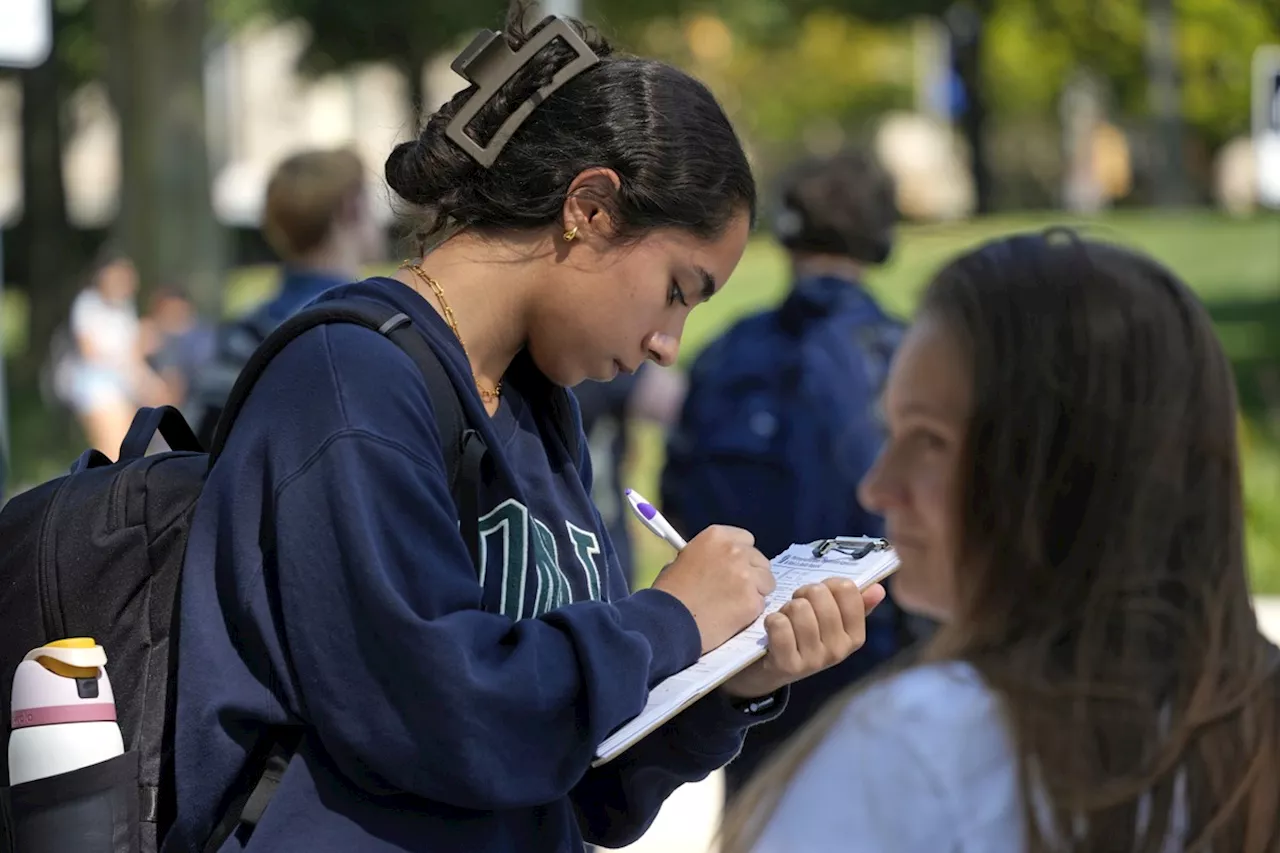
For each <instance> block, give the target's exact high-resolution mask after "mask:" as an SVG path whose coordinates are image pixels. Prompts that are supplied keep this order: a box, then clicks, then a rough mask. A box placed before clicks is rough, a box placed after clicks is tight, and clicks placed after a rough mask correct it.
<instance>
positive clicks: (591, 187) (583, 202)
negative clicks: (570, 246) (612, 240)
mask: <svg viewBox="0 0 1280 853" xmlns="http://www.w3.org/2000/svg"><path fill="white" fill-rule="evenodd" d="M621 187H622V179H621V178H619V177H618V173H617V172H615V171H614V170H613V169H607V168H604V167H603V166H597V167H595V168H591V169H587V170H585V171H583V172H581V173H580V174H579V175H578V176H577V177H576V178H574V179H573V182H572V183H571V184H569V192H568V193H567V194H566V196H565V200H564V208H563V210H562V213H561V216H562V219H563V222H564V230H565V231H566V232H570V231H573V229H575V228H576V229H578V230H577V231H576V232H575V233H576V234H577V236H579V237H587V236H589V235H590V236H597V235H599V236H604V237H609V236H612V235H613V233H614V229H615V223H614V221H613V211H614V210H616V205H615V199H616V198H617V195H618V190H619V189H621Z"/></svg>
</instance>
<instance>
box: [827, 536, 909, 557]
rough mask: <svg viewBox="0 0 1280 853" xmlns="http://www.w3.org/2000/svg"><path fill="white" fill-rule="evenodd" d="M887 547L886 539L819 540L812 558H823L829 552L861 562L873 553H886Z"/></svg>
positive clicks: (836, 538) (848, 538)
mask: <svg viewBox="0 0 1280 853" xmlns="http://www.w3.org/2000/svg"><path fill="white" fill-rule="evenodd" d="M889 547H890V546H889V540H888V539H878V538H874V537H868V536H833V537H831V538H830V539H820V540H818V541H817V542H815V543H814V544H813V556H815V557H825V556H826V555H827V553H828V552H829V551H836V552H838V553H841V554H845V555H847V556H849V557H852V558H853V559H855V560H861V559H862V558H863V557H865V556H867V555H868V554H870V553H871V552H873V551H888V550H889Z"/></svg>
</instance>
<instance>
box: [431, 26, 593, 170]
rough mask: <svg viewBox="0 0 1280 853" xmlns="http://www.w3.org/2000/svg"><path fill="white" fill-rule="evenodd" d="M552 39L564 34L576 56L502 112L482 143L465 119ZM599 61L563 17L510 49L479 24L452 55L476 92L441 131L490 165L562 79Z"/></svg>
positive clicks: (454, 65)
mask: <svg viewBox="0 0 1280 853" xmlns="http://www.w3.org/2000/svg"><path fill="white" fill-rule="evenodd" d="M556 39H563V40H564V42H565V43H566V44H568V45H569V47H571V48H573V50H574V52H576V53H577V54H578V56H577V58H576V59H574V60H573V61H572V62H570V63H569V64H568V65H566V66H565V67H564V68H561V69H560V70H559V71H557V72H556V73H555V76H554V77H552V78H551V82H550V83H547V84H546V85H545V86H543V87H542V88H540V89H538V91H536V92H534V93H533V95H532V96H530V98H529V99H528V100H527V101H525V102H524V103H522V104H521V105H520V106H518V107H516V109H515V110H514V111H513V112H512V113H511V115H509V116H507V118H506V120H505V121H503V122H502V124H501V125H500V126H499V127H498V129H497V131H496V132H495V133H494V134H493V136H492V137H491V138H490V139H489V142H488V144H487V145H481V144H480V143H479V142H477V141H476V140H475V139H473V138H472V137H471V136H470V135H468V134H467V125H468V124H470V123H471V120H472V119H474V118H475V117H476V114H477V113H479V112H480V110H481V109H483V108H484V105H485V104H487V103H489V101H490V100H492V98H493V96H494V95H496V94H497V93H498V91H499V90H501V89H502V87H503V86H505V85H506V84H507V82H508V81H510V80H511V78H512V77H514V76H515V75H516V74H517V73H518V72H519V71H520V69H522V68H524V67H525V65H527V64H528V63H529V60H531V59H532V58H533V57H534V56H535V55H537V53H538V51H540V50H542V49H543V48H544V47H546V46H547V45H549V44H551V42H553V41H555V40H556ZM599 61H600V57H598V56H596V53H595V51H593V50H592V49H591V48H590V47H589V46H588V45H587V43H586V42H585V41H583V39H582V37H581V36H579V35H578V33H577V32H576V31H575V30H574V29H573V27H572V26H570V25H569V22H568V21H566V20H564V19H563V18H553V19H552V20H551V21H550V22H549V23H548V24H546V25H545V26H544V27H543V28H542V29H540V30H538V32H537V33H536V34H535V35H534V36H533V37H532V38H530V39H529V41H527V42H526V43H525V44H524V45H523V46H522V47H521V48H520V49H519V50H518V51H512V50H511V48H510V46H508V45H507V42H506V40H505V39H503V37H502V34H501V33H496V32H494V31H493V30H484V31H482V32H480V33H478V34H477V35H476V37H475V38H474V39H472V40H471V44H469V45H467V47H466V49H465V50H463V51H462V53H460V54H458V56H457V58H456V59H454V60H453V63H452V65H451V66H450V67H451V68H453V70H454V71H455V72H457V73H458V74H459V75H461V76H462V77H463V78H465V79H466V80H467V81H468V82H470V83H472V84H473V85H475V86H476V87H477V88H476V92H475V94H473V95H472V96H471V97H470V98H468V99H467V101H466V103H464V104H463V105H462V106H461V107H459V108H458V112H457V113H456V114H455V115H454V117H453V118H452V119H451V120H450V121H449V125H448V127H446V128H445V135H446V136H448V137H449V139H451V140H453V142H454V143H455V144H457V145H458V146H459V147H460V148H462V150H464V151H466V152H467V153H468V154H470V155H471V156H472V157H473V158H474V159H475V161H476V162H477V163H479V164H480V165H481V166H484V167H485V168H488V167H490V166H492V165H493V163H494V161H495V160H497V159H498V155H499V154H500V153H502V149H503V148H504V147H505V146H506V144H507V142H508V141H510V139H511V136H512V134H514V133H515V132H516V129H517V128H519V127H520V125H522V124H524V122H525V120H526V119H528V118H529V116H530V115H531V114H532V113H533V111H534V110H535V109H536V108H537V107H538V105H539V104H541V103H542V102H543V101H545V100H546V99H547V98H548V97H549V96H550V95H551V93H553V92H555V91H556V90H557V89H559V88H560V87H561V86H563V85H564V84H565V83H568V82H569V81H570V80H572V79H573V78H574V77H577V76H578V75H579V74H581V73H582V72H583V71H585V70H587V69H588V68H590V67H591V66H593V65H595V64H596V63H597V62H599Z"/></svg>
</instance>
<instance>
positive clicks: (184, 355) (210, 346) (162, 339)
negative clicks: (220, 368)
mask: <svg viewBox="0 0 1280 853" xmlns="http://www.w3.org/2000/svg"><path fill="white" fill-rule="evenodd" d="M142 340H143V351H144V352H145V353H146V356H147V363H148V364H150V365H151V368H152V369H153V370H155V372H156V373H157V374H158V375H159V376H160V378H161V379H162V380H164V384H165V391H166V394H165V397H166V401H167V402H168V403H169V405H172V406H177V407H178V408H184V407H186V405H187V400H188V397H189V394H190V392H191V384H192V382H193V380H194V379H195V377H196V375H197V373H198V372H199V371H200V370H201V369H202V368H203V367H204V366H205V364H206V363H207V362H208V361H209V360H210V359H211V358H212V357H213V354H214V350H215V346H216V343H217V334H216V331H215V329H214V327H213V325H212V324H211V323H209V322H208V321H207V320H205V319H204V318H202V317H201V316H200V315H199V314H198V313H197V311H196V307H195V304H194V303H192V301H191V299H190V297H188V296H187V294H186V293H185V292H183V291H182V290H181V289H179V288H176V287H162V288H159V289H158V290H156V291H155V292H154V293H152V294H151V298H150V300H149V301H148V309H147V313H146V315H145V316H144V317H143V318H142Z"/></svg>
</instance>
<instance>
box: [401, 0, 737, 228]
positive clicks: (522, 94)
mask: <svg viewBox="0 0 1280 853" xmlns="http://www.w3.org/2000/svg"><path fill="white" fill-rule="evenodd" d="M522 6H523V4H517V7H516V8H515V9H513V10H512V13H511V15H510V16H509V19H508V21H507V25H506V29H505V30H504V37H505V39H506V41H507V43H508V45H510V47H511V49H512V50H519V48H520V47H521V46H522V45H523V44H524V43H525V42H527V41H528V40H529V39H530V38H531V37H532V36H534V35H535V34H536V33H537V32H538V31H539V30H540V29H541V28H542V27H543V26H545V25H546V24H547V23H548V22H549V21H550V20H551V19H550V18H545V19H543V20H542V21H541V22H540V23H538V24H537V25H536V26H534V27H533V28H532V29H526V28H525V26H524V25H523V24H522V20H523V9H522V8H521V7H522ZM570 24H571V25H572V26H573V28H574V29H575V30H576V31H577V32H578V33H579V34H580V35H581V36H582V37H583V39H584V40H585V41H586V43H587V44H588V45H589V46H590V47H591V48H592V50H594V51H595V53H596V55H597V56H599V57H600V60H601V61H600V62H599V63H598V64H596V65H594V66H592V67H590V68H588V69H587V70H585V71H583V72H582V73H581V74H579V75H578V76H577V77H574V78H573V79H572V80H570V81H569V82H568V83H566V84H565V85H564V86H563V87H562V88H560V89H559V90H557V91H556V92H554V93H553V94H552V95H551V96H550V97H548V98H547V100H546V101H545V102H543V103H542V104H540V105H539V106H538V107H537V108H536V109H535V110H534V111H533V113H532V115H530V116H529V118H528V119H527V120H526V121H525V122H524V124H522V125H521V126H520V127H519V129H518V130H516V132H515V134H514V135H513V136H512V137H511V139H510V140H509V141H508V142H507V144H506V146H505V147H504V148H503V149H502V152H501V154H499V155H498V158H497V160H496V162H494V164H493V165H492V166H491V167H489V168H485V167H483V166H481V165H480V164H479V163H477V162H476V161H475V160H474V159H472V157H471V155H470V154H468V153H467V152H466V151H464V150H463V149H462V148H461V147H459V146H458V145H456V144H455V143H454V142H453V141H452V140H450V139H449V138H448V137H447V136H446V135H445V128H446V127H447V126H448V124H449V121H450V119H451V118H452V117H453V116H454V114H455V113H456V112H457V111H458V109H459V108H460V107H461V106H462V104H464V103H465V102H466V101H467V99H468V98H469V97H471V95H473V94H474V93H475V92H476V87H475V86H469V87H468V88H466V89H464V90H463V91H461V92H459V93H458V94H457V95H455V96H454V97H453V99H452V100H450V101H449V102H448V103H447V104H445V105H444V106H443V107H441V108H440V109H439V110H438V111H436V112H435V113H434V114H433V115H432V116H431V117H430V119H429V120H428V121H427V122H426V125H425V126H424V127H423V128H422V131H421V133H419V134H418V138H417V139H414V140H412V141H409V142H404V143H401V144H400V145H397V146H396V148H395V150H394V151H392V152H391V156H390V157H389V158H388V159H387V166H386V178H387V183H388V184H389V185H390V187H391V189H393V190H394V191H395V192H396V194H397V195H399V196H400V197H401V198H402V199H404V200H405V201H406V202H409V203H410V204H411V205H413V206H414V207H415V208H416V210H415V211H414V214H415V215H414V219H415V221H414V227H413V233H414V236H415V237H416V238H417V239H418V240H419V241H420V242H423V243H427V242H430V241H431V240H432V238H433V237H436V236H437V235H438V234H440V232H441V231H443V230H444V229H445V228H446V227H448V226H449V225H450V224H453V225H456V226H459V227H470V228H477V229H483V230H487V231H507V230H521V229H534V228H540V227H545V226H547V225H551V224H553V223H557V222H559V221H560V217H561V212H562V209H563V206H564V200H565V196H566V193H567V192H568V189H569V185H570V184H571V183H572V181H573V179H574V178H576V177H577V176H578V175H579V174H580V173H581V172H583V171H584V170H586V169H590V168H592V167H606V168H610V169H613V170H614V171H615V172H617V174H618V176H619V178H620V179H621V187H620V189H619V190H618V191H617V192H615V193H611V194H610V196H609V197H608V198H601V199H598V201H599V202H600V203H601V204H603V205H605V206H606V209H607V210H608V211H609V213H610V215H611V218H612V220H613V222H614V223H615V225H616V227H617V229H618V236H619V237H620V238H623V239H626V238H628V237H634V236H637V235H640V234H643V233H644V232H646V231H648V230H651V229H654V228H664V227H667V228H682V229H686V230H688V231H691V232H693V233H695V234H697V235H699V236H702V237H713V236H715V235H717V234H719V233H720V232H721V231H722V230H723V229H724V228H725V226H726V225H727V224H728V223H729V222H730V220H732V219H733V217H734V216H735V214H737V213H739V212H741V211H746V212H747V213H748V215H750V216H751V217H752V218H753V219H754V216H755V208H756V188H755V182H754V180H753V178H752V176H751V167H750V166H749V165H748V163H747V158H746V155H745V154H744V153H743V150H742V145H741V143H740V142H739V141H738V138H737V135H736V134H735V133H734V130H733V127H732V125H730V123H729V119H728V117H727V116H725V114H724V110H722V109H721V108H720V105H719V104H718V103H717V102H716V99H715V97H714V96H713V95H712V94H711V92H710V91H709V90H708V89H707V88H706V87H705V86H704V85H703V84H701V83H699V82H698V81H696V80H694V79H693V78H692V77H690V76H689V75H687V74H685V73H683V72H682V71H679V70H677V69H675V68H672V67H671V66H669V65H666V64H664V63H661V62H657V61H654V60H648V59H638V58H634V57H625V56H620V55H617V54H615V53H614V52H613V49H612V48H611V47H610V45H609V43H608V42H607V41H606V40H605V39H603V38H602V37H601V36H600V34H599V33H598V32H597V31H596V30H594V29H593V28H590V27H587V26H585V25H583V24H582V23H581V22H579V21H570ZM576 55H577V54H576V53H575V52H574V51H573V49H572V48H571V47H570V46H569V45H567V44H565V43H564V42H563V40H559V39H557V40H555V41H553V42H551V44H549V45H548V46H547V47H545V48H543V49H542V50H541V51H539V52H538V54H537V55H535V56H534V57H533V59H532V60H531V61H530V62H529V63H528V64H527V65H525V67H524V68H522V69H520V71H519V72H517V73H516V74H515V76H514V77H513V78H512V79H511V80H510V81H509V82H508V83H507V85H506V86H504V87H503V88H502V90H501V91H499V92H498V93H497V94H496V95H494V97H493V98H492V99H491V100H490V101H489V103H487V104H486V105H485V106H484V108H483V109H481V110H480V112H479V113H478V114H477V115H476V118H475V119H474V120H473V121H472V122H471V124H470V125H469V126H468V132H469V134H470V135H471V136H472V137H473V138H475V139H476V140H477V141H478V142H479V143H480V144H482V145H483V144H486V143H487V142H488V140H489V138H490V137H491V136H492V135H493V133H494V132H495V131H496V130H497V129H498V127H499V125H501V124H502V122H503V121H504V120H505V119H506V118H507V117H508V116H509V115H511V113H512V112H513V111H514V110H515V109H516V108H517V107H519V106H520V104H522V103H523V102H524V101H526V100H528V99H529V97H530V96H531V95H532V94H534V93H535V92H536V91H537V90H538V89H539V88H541V87H542V86H544V85H545V84H547V83H548V82H550V80H551V78H552V77H553V76H554V75H555V73H556V72H557V71H559V70H560V69H561V68H563V67H564V66H566V65H567V64H569V62H571V61H572V60H573V59H574V58H575V57H576Z"/></svg>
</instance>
